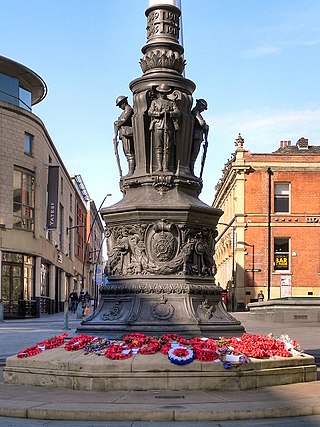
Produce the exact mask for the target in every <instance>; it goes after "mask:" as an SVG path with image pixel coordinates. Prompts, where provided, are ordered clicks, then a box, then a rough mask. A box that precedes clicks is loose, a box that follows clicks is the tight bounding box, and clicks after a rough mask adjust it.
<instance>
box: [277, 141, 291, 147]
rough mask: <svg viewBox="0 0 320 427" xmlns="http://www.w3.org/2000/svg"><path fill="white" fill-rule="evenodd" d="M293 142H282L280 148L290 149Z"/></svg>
mask: <svg viewBox="0 0 320 427" xmlns="http://www.w3.org/2000/svg"><path fill="white" fill-rule="evenodd" d="M290 146H291V141H280V148H285V147H290Z"/></svg>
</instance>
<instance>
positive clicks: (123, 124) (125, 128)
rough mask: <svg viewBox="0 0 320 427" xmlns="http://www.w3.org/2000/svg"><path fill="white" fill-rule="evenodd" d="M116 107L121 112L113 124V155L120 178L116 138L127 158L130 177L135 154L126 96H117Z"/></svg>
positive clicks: (133, 166)
mask: <svg viewBox="0 0 320 427" xmlns="http://www.w3.org/2000/svg"><path fill="white" fill-rule="evenodd" d="M116 106H117V107H119V108H121V110H123V112H122V113H121V115H120V116H119V117H118V120H116V121H115V122H114V139H113V144H114V149H115V155H116V160H117V164H118V169H119V173H120V176H122V170H121V165H120V158H119V153H118V142H119V141H118V136H119V139H121V141H122V148H123V152H124V155H125V156H126V158H127V161H128V169H129V170H128V175H127V176H130V175H132V174H133V172H134V169H135V165H136V162H135V154H134V145H133V129H132V115H133V109H132V107H131V106H130V105H129V104H128V97H127V96H123V95H121V96H118V98H117V99H116Z"/></svg>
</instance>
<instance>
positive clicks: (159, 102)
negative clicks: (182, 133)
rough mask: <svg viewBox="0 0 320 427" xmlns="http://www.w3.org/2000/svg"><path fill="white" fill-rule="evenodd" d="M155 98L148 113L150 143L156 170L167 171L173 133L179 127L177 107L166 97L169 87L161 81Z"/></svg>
mask: <svg viewBox="0 0 320 427" xmlns="http://www.w3.org/2000/svg"><path fill="white" fill-rule="evenodd" d="M156 92H157V98H156V99H154V100H153V101H152V102H151V105H150V108H149V110H148V115H149V116H150V117H151V123H150V128H149V130H150V131H151V133H152V144H153V147H154V152H155V157H156V165H157V166H156V171H157V172H162V171H163V172H167V171H168V170H169V159H170V151H171V147H172V142H173V140H174V134H175V132H176V131H177V130H178V129H179V123H178V118H179V116H180V111H179V108H178V107H177V105H176V103H175V102H174V101H172V100H170V99H168V97H167V96H168V94H169V93H170V92H171V88H170V87H169V86H168V85H166V84H165V83H161V84H160V85H159V86H158V87H157V88H156Z"/></svg>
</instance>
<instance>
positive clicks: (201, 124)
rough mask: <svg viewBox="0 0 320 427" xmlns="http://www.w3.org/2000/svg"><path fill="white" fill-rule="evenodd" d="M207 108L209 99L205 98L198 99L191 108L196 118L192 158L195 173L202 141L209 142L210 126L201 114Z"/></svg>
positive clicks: (191, 169) (192, 170) (191, 163)
mask: <svg viewBox="0 0 320 427" xmlns="http://www.w3.org/2000/svg"><path fill="white" fill-rule="evenodd" d="M207 108H208V104H207V101H205V100H204V99H197V100H196V105H195V107H194V108H193V109H192V110H191V115H192V117H193V119H194V127H193V138H192V148H191V158H190V171H191V172H192V173H194V165H195V162H196V160H197V157H198V154H199V151H200V147H201V144H202V141H203V140H204V139H205V141H206V142H207V136H208V133H209V126H208V125H207V123H206V121H205V120H204V118H203V117H202V115H201V113H202V111H204V110H207ZM204 160H205V159H204ZM204 160H203V161H204Z"/></svg>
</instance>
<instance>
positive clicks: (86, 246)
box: [81, 193, 112, 290]
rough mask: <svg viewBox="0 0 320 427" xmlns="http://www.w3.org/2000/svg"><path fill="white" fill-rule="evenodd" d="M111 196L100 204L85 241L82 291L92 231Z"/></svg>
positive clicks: (107, 195)
mask: <svg viewBox="0 0 320 427" xmlns="http://www.w3.org/2000/svg"><path fill="white" fill-rule="evenodd" d="M109 196H112V194H109V193H108V194H106V196H105V197H104V199H103V200H102V202H101V204H100V206H99V209H97V212H96V214H95V216H94V218H93V221H92V223H91V225H90V230H89V234H88V237H87V238H86V241H85V246H84V252H83V263H82V285H81V287H82V290H84V284H85V277H84V270H85V264H86V259H87V251H88V245H89V243H90V237H91V234H92V230H93V227H94V224H95V223H96V220H97V218H98V215H99V213H100V210H101V208H102V206H103V204H104V202H105V201H106V198H107V197H109Z"/></svg>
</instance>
